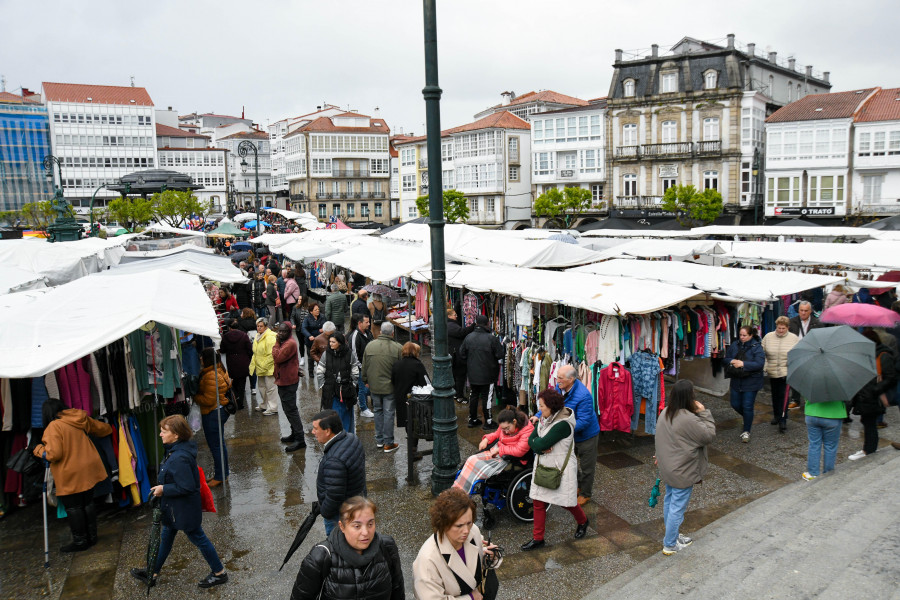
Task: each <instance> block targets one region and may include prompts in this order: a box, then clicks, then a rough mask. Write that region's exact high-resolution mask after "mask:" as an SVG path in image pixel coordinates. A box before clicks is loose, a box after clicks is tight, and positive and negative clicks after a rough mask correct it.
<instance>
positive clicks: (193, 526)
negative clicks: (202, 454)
mask: <svg viewBox="0 0 900 600" xmlns="http://www.w3.org/2000/svg"><path fill="white" fill-rule="evenodd" d="M193 435H194V434H193V431H191V428H190V426H189V425H188V423H187V421H186V420H185V419H184V417H182V416H181V415H172V416H170V417H166V418H164V419H163V420H162V421H160V422H159V437H160V439H162V442H163V445H164V446H165V448H166V458H165V459H164V460H163V463H162V464H161V465H160V466H159V477H158V478H157V481H158V482H159V485H156V486H154V487H153V488H151V489H150V493H151V494H152V495H154V496H156V497H158V498H161V508H162V513H163V518H162V536H161V538H162V539H161V541H160V545H159V554H158V555H157V557H156V565H155V566H154V568H153V573H152V574H149V573H147V570H146V569H132V570H131V575H132V576H133V577H135V578H136V579H139V580H141V581H143V582H144V583H147V582H148V579H149V580H150V581H149V584H150V585H151V586H153V585H156V578H157V577H158V576H159V572H160V570H162V566H163V564H165V562H166V558H168V556H169V552H170V551H171V550H172V542H174V541H175V534H176V533H178V532H179V531H183V532H184V533H185V534H186V535H187V536H188V539H189V540H191V543H192V544H194V545H195V546H197V548H199V549H200V552H201V553H202V554H203V558H205V559H206V562H207V563H209V567H210V569H211V571H210V573H209V575H207V576H206V577H204V578H203V579H201V580H200V581H199V583H198V584H197V585H198V586H200V587H201V588H209V587H213V586H215V585H221V584H223V583H226V582H227V581H228V573H226V572H225V567H224V566H223V565H222V561H221V560H219V555H218V553H217V552H216V549H215V548H214V547H213V545H212V542H210V541H209V538H208V537H206V534H205V533H204V532H203V527H202V526H201V525H202V521H203V514H202V510H201V504H200V473H199V472H198V471H197V443H196V442H195V441H193V440H192V439H191V437H193Z"/></svg>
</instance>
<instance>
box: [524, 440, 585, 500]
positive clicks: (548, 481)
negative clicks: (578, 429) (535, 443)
mask: <svg viewBox="0 0 900 600" xmlns="http://www.w3.org/2000/svg"><path fill="white" fill-rule="evenodd" d="M574 445H575V438H574V437H573V438H572V443H571V444H569V451H568V452H567V453H566V460H565V461H564V462H563V465H562V468H561V469H557V468H556V467H547V466H544V465H542V464H541V457H540V455H538V456H536V457H535V459H534V484H535V485H539V486H541V487H542V488H547V489H548V490H555V489H559V486H560V484H561V483H562V476H563V471H565V470H566V465H568V464H569V457H570V456H572V447H573V446H574Z"/></svg>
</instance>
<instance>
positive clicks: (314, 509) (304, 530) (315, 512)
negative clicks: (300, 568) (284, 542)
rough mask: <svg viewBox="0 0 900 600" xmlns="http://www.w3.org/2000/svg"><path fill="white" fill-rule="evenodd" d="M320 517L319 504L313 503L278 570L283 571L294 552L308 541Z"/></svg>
mask: <svg viewBox="0 0 900 600" xmlns="http://www.w3.org/2000/svg"><path fill="white" fill-rule="evenodd" d="M318 516H319V503H318V501H315V502H313V503H312V506H311V507H310V510H309V514H308V515H307V516H306V518H305V519H303V522H302V523H300V529H298V530H297V535H295V536H294V543H293V544H291V547H290V549H289V550H288V551H287V554H286V555H285V557H284V562H283V563H281V566H280V567H278V570H279V571H280V570H282V569H283V568H284V565H286V564H287V563H288V561H289V560H291V557H292V556H293V555H294V552H296V551H297V548H299V547H300V544H302V543H303V541H304V540H305V539H306V536H307V535H309V530H310V529H312V526H313V523H315V522H316V517H318Z"/></svg>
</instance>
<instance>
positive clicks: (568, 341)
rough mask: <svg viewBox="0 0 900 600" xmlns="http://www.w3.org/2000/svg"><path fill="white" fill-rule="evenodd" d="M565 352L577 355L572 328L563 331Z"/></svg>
mask: <svg viewBox="0 0 900 600" xmlns="http://www.w3.org/2000/svg"><path fill="white" fill-rule="evenodd" d="M563 352H564V353H565V354H568V355H569V356H575V344H574V343H573V341H572V328H571V327H570V328H568V329H566V330H565V331H564V332H563Z"/></svg>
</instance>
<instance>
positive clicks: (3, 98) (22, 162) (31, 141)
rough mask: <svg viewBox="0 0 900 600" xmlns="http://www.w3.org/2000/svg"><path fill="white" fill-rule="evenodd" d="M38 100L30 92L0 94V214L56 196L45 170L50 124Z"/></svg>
mask: <svg viewBox="0 0 900 600" xmlns="http://www.w3.org/2000/svg"><path fill="white" fill-rule="evenodd" d="M39 98H40V96H38V95H37V94H30V93H28V90H23V93H22V95H16V94H11V93H9V92H0V212H6V211H17V210H21V209H22V207H23V206H24V205H26V204H28V203H31V202H40V201H43V200H49V199H50V198H51V197H52V196H53V186H52V185H51V182H50V179H49V178H48V177H47V175H48V172H47V171H45V170H44V168H43V160H44V157H45V156H47V155H48V154H50V122H49V120H48V117H47V107H46V106H44V105H43V104H41V102H40V99H39Z"/></svg>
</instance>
